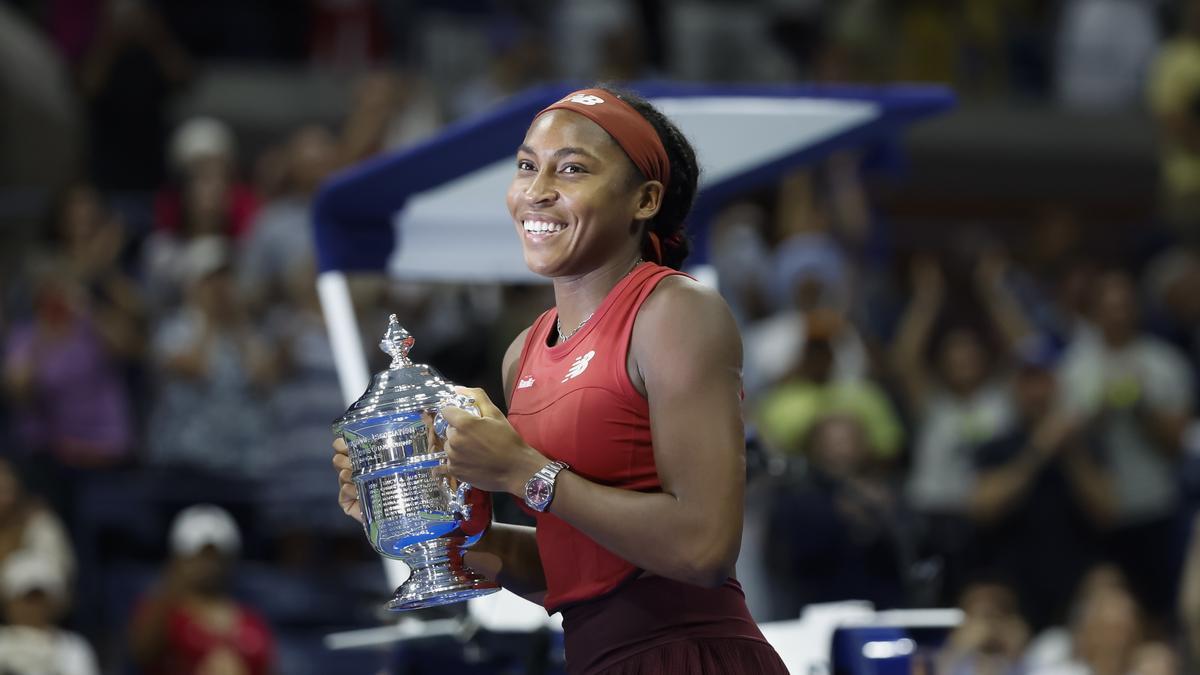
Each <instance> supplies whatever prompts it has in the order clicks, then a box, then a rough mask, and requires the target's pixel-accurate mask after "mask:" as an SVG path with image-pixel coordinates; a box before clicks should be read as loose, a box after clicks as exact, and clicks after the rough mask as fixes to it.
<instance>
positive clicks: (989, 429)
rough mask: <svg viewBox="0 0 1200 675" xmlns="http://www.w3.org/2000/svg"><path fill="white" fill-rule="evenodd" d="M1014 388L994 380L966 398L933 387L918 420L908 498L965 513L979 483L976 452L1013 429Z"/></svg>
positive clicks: (923, 507) (917, 504)
mask: <svg viewBox="0 0 1200 675" xmlns="http://www.w3.org/2000/svg"><path fill="white" fill-rule="evenodd" d="M1013 420H1014V414H1013V408H1012V402H1011V399H1010V397H1009V392H1008V390H1007V388H1006V387H1004V386H1003V384H1002V383H999V382H990V383H988V384H985V385H983V386H982V387H980V388H979V389H978V390H976V391H975V392H973V393H972V394H970V395H969V396H965V397H958V396H953V395H951V394H950V393H949V392H947V391H944V390H943V391H937V392H934V393H933V394H932V395H931V396H930V397H929V401H928V403H926V405H925V407H924V411H923V412H922V414H921V416H920V419H919V420H918V422H917V426H918V428H917V440H916V444H915V446H914V451H915V456H914V458H913V471H912V474H911V476H910V477H909V481H908V497H909V500H910V501H911V502H912V505H913V507H914V508H916V509H917V510H920V511H926V512H942V513H963V512H965V510H966V507H967V498H968V496H969V495H970V493H971V489H972V487H973V486H974V484H975V465H974V451H975V448H977V447H978V446H979V445H980V444H982V443H985V442H987V441H990V440H992V439H994V438H996V437H998V436H999V435H1000V434H1003V433H1006V432H1007V431H1008V430H1009V429H1011V428H1012V425H1013Z"/></svg>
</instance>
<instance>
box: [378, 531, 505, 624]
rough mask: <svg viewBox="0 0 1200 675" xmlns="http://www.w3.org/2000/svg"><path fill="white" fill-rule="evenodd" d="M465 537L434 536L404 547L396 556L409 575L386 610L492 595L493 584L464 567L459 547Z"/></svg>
mask: <svg viewBox="0 0 1200 675" xmlns="http://www.w3.org/2000/svg"><path fill="white" fill-rule="evenodd" d="M465 542H466V537H463V536H457V537H438V538H435V539H430V540H428V541H423V542H419V543H416V544H412V545H411V546H406V547H405V548H403V549H402V550H401V551H400V555H399V556H397V557H399V558H400V559H401V560H403V561H404V562H405V563H406V564H407V565H408V567H409V569H410V570H412V574H410V575H409V577H408V579H407V580H405V582H404V583H403V584H400V588H397V589H396V594H395V595H394V596H393V597H392V599H391V600H390V601H388V603H387V605H386V607H387V609H389V610H391V611H393V612H405V611H408V610H410V609H421V608H422V607H434V606H436V605H445V604H448V603H451V602H461V601H463V600H469V599H471V598H475V597H479V596H481V595H487V594H489V593H495V592H496V591H498V590H500V586H498V585H497V584H496V583H495V582H494V581H492V580H490V579H488V578H487V577H485V576H483V575H482V574H479V573H478V572H476V571H475V570H473V569H471V568H470V567H467V566H466V564H465V563H464V562H463V549H462V546H463V544H464V543H465Z"/></svg>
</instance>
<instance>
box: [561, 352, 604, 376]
mask: <svg viewBox="0 0 1200 675" xmlns="http://www.w3.org/2000/svg"><path fill="white" fill-rule="evenodd" d="M595 355H596V350H595V349H593V350H592V351H590V352H588V353H586V354H584V355H583V356H576V357H575V361H574V363H572V364H571V367H570V368H568V369H567V376H566V377H564V378H563V379H562V381H563V382H566V381H567V380H572V379H574V378H576V377H579V376H580V375H582V374H583V371H585V370H587V367H588V363H590V362H591V360H592V357H593V356H595Z"/></svg>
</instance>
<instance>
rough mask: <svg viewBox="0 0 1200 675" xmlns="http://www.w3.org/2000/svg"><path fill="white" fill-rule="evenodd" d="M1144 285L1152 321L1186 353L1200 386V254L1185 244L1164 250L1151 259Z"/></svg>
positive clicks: (1156, 330)
mask: <svg viewBox="0 0 1200 675" xmlns="http://www.w3.org/2000/svg"><path fill="white" fill-rule="evenodd" d="M1143 286H1144V287H1145V291H1146V296H1147V297H1148V299H1149V305H1150V311H1151V312H1152V314H1151V316H1152V319H1151V323H1150V325H1151V326H1152V327H1153V329H1154V332H1155V333H1156V334H1157V335H1158V336H1159V337H1161V338H1162V339H1164V340H1166V341H1167V342H1168V343H1170V344H1172V345H1173V346H1175V348H1177V349H1178V350H1179V351H1180V352H1181V353H1183V354H1184V355H1186V356H1187V358H1188V361H1189V363H1190V364H1191V370H1192V384H1194V385H1197V386H1200V254H1198V253H1197V252H1196V251H1193V250H1189V249H1186V248H1182V247H1175V248H1171V249H1168V250H1167V251H1164V252H1163V253H1161V254H1160V255H1159V256H1158V257H1156V258H1155V259H1154V260H1153V261H1151V263H1150V266H1149V267H1148V268H1147V270H1146V272H1145V274H1144V275H1143ZM1194 391H1195V393H1197V394H1200V391H1197V390H1194Z"/></svg>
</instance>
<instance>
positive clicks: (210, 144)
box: [155, 117, 258, 239]
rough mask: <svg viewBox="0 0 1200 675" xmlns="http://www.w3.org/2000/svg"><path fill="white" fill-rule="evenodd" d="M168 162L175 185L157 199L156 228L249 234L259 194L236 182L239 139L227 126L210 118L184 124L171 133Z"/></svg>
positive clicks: (189, 233)
mask: <svg viewBox="0 0 1200 675" xmlns="http://www.w3.org/2000/svg"><path fill="white" fill-rule="evenodd" d="M170 158H171V164H172V169H173V170H174V172H175V174H176V176H177V177H178V178H177V180H178V182H179V185H178V188H176V187H167V188H166V189H164V190H162V191H161V192H160V193H159V195H158V197H157V200H156V204H155V227H156V228H157V229H158V230H161V231H165V232H168V233H173V234H176V235H178V236H183V237H189V236H196V235H204V234H224V235H227V236H231V237H233V238H235V239H240V238H241V237H243V236H245V235H246V233H248V232H249V231H250V225H251V223H252V222H253V219H254V214H255V212H256V211H257V210H258V196H257V195H255V193H254V190H253V189H252V188H251V187H250V186H249V185H247V184H246V183H243V182H240V181H239V180H238V178H237V160H238V157H237V138H236V137H235V136H234V133H233V129H231V128H230V127H229V125H228V124H226V123H225V122H223V121H221V120H219V119H216V118H213V117H193V118H191V119H189V120H187V121H186V122H184V123H183V124H181V125H179V127H178V128H177V129H175V133H174V135H173V136H172V138H171V145H170Z"/></svg>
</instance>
